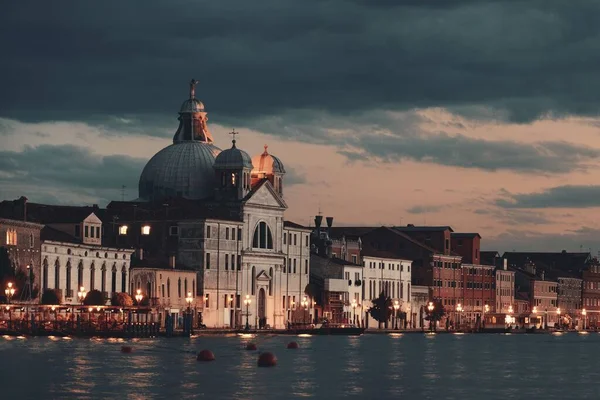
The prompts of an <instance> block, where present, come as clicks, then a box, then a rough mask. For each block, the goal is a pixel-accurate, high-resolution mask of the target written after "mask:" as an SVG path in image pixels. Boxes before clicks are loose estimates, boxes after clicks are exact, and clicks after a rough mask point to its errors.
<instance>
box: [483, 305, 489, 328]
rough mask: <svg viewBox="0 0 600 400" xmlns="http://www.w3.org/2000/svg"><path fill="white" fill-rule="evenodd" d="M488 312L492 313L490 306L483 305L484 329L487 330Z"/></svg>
mask: <svg viewBox="0 0 600 400" xmlns="http://www.w3.org/2000/svg"><path fill="white" fill-rule="evenodd" d="M488 312H490V306H488V305H487V304H484V305H483V328H485V314H487V313H488Z"/></svg>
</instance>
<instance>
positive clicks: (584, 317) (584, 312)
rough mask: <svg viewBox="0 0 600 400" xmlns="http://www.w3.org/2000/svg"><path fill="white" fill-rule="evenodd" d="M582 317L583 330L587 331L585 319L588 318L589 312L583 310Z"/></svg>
mask: <svg viewBox="0 0 600 400" xmlns="http://www.w3.org/2000/svg"><path fill="white" fill-rule="evenodd" d="M581 315H583V330H584V331H585V319H586V316H587V311H586V310H585V308H584V309H583V310H581Z"/></svg>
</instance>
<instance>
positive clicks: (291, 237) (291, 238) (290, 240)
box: [283, 232, 309, 247]
mask: <svg viewBox="0 0 600 400" xmlns="http://www.w3.org/2000/svg"><path fill="white" fill-rule="evenodd" d="M302 236H304V247H308V246H309V239H308V235H302V234H301V239H300V240H302ZM283 244H289V245H290V246H292V245H293V246H297V245H298V234H297V233H294V234H292V233H291V232H288V233H287V235H286V234H285V233H284V234H283ZM300 245H302V243H300Z"/></svg>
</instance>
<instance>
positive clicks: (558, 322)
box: [556, 307, 560, 329]
mask: <svg viewBox="0 0 600 400" xmlns="http://www.w3.org/2000/svg"><path fill="white" fill-rule="evenodd" d="M556 317H557V319H558V320H557V321H556V323H557V324H558V329H560V307H558V308H557V309H556Z"/></svg>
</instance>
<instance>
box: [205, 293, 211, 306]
mask: <svg viewBox="0 0 600 400" xmlns="http://www.w3.org/2000/svg"><path fill="white" fill-rule="evenodd" d="M204 301H206V308H210V294H208V293H206V297H205V298H204Z"/></svg>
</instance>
